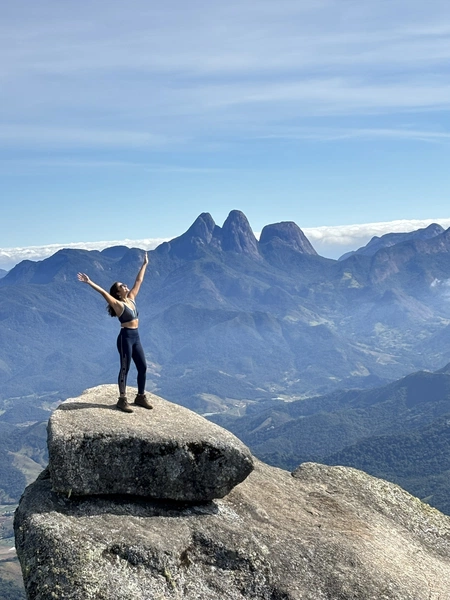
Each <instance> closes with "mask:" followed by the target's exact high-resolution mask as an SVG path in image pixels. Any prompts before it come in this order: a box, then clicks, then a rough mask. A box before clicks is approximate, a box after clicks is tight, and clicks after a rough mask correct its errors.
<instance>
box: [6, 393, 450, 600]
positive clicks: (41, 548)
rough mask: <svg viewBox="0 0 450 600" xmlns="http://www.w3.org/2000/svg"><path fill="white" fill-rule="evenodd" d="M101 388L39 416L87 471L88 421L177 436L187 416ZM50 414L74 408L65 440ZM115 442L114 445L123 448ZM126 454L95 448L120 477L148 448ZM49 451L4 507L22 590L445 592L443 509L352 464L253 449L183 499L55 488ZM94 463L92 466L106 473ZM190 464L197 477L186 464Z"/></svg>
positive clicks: (303, 598)
mask: <svg viewBox="0 0 450 600" xmlns="http://www.w3.org/2000/svg"><path fill="white" fill-rule="evenodd" d="M106 400H107V401H108V402H107V401H106ZM110 400H112V388H111V387H110V386H102V387H99V388H95V389H94V390H89V391H88V392H87V393H86V394H84V395H82V396H81V397H80V398H75V399H71V400H70V401H68V402H67V404H66V405H64V404H63V405H62V406H63V408H61V409H58V410H57V411H56V413H58V416H57V419H56V421H55V419H53V422H52V425H51V427H50V438H51V437H52V436H54V435H55V431H56V429H58V428H60V429H61V430H62V429H64V431H63V432H61V431H60V432H59V433H58V435H60V436H61V437H62V438H64V439H65V440H66V444H67V446H66V447H67V448H68V449H70V448H71V444H73V445H77V444H78V446H77V448H78V450H77V453H78V454H79V456H78V460H80V461H81V462H82V463H83V464H84V467H83V469H85V470H88V469H89V468H92V469H97V461H96V459H94V458H93V457H92V456H91V457H88V458H86V457H85V456H83V454H84V453H89V452H90V451H91V449H92V445H91V443H92V437H93V436H94V435H95V433H94V432H95V430H96V429H99V428H100V426H102V427H103V430H102V432H101V434H100V432H98V437H99V438H100V437H103V438H106V437H107V435H106V432H107V430H108V426H107V424H108V423H109V428H110V430H116V431H118V430H119V429H120V428H122V429H123V430H124V432H125V433H124V436H125V437H124V438H123V439H125V438H126V436H128V437H131V434H130V432H131V430H132V429H134V431H135V434H136V437H137V438H138V439H141V438H144V437H146V436H151V435H153V434H152V433H151V430H154V432H156V433H155V435H161V432H162V430H163V429H164V425H163V422H164V423H167V427H166V431H167V435H168V436H170V437H171V439H172V440H173V442H174V444H177V445H178V446H179V447H180V448H181V447H182V446H183V444H184V440H185V439H187V437H186V436H188V433H189V431H190V428H191V426H192V424H193V421H191V422H190V419H191V417H190V416H189V415H187V414H186V413H185V412H184V411H183V412H182V416H183V418H182V420H177V419H176V418H175V417H176V415H177V414H178V415H181V413H177V412H176V409H174V411H173V412H171V410H170V406H168V405H169V403H167V402H165V401H163V400H162V399H159V398H157V397H154V398H152V401H153V402H154V409H153V411H147V412H146V413H144V412H143V411H144V410H145V409H141V410H138V407H136V410H135V413H133V414H131V415H128V414H123V413H119V412H118V411H117V410H115V409H114V408H113V405H111V403H110V402H109V401H110ZM69 405H71V406H69ZM64 406H65V407H66V408H64ZM58 411H59V412H58ZM56 413H55V414H56ZM63 413H64V414H63ZM96 413H101V415H100V416H98V415H97V414H96ZM76 415H81V417H76ZM83 415H84V417H83ZM59 418H61V419H63V420H64V419H68V420H69V419H72V421H71V424H72V426H73V427H74V429H73V430H72V435H73V438H74V439H73V441H72V442H71V441H70V440H69V438H70V432H69V427H68V426H67V427H66V428H64V427H62V425H61V423H60V422H58V419H59ZM197 418H198V419H200V420H201V418H200V417H197ZM127 419H128V421H127ZM75 420H76V422H75ZM64 422H65V423H66V424H68V422H69V421H64ZM88 423H89V424H88ZM78 427H80V431H81V430H82V431H84V435H85V440H86V443H85V445H84V446H83V444H81V443H80V444H79V440H81V438H82V436H81V435H80V431H78ZM195 428H198V430H199V433H198V435H199V436H200V437H205V438H206V439H208V440H210V439H212V438H215V437H216V436H217V435H218V428H217V427H214V426H213V425H211V424H210V423H206V422H205V423H203V424H201V423H200V422H197V421H196V422H195ZM195 428H194V429H195ZM52 429H53V432H52ZM149 430H150V431H149ZM89 432H90V433H89ZM127 432H128V433H127ZM158 432H159V433H158ZM194 433H195V432H191V433H189V435H194ZM224 436H225V437H222V438H220V439H221V440H222V441H221V442H220V443H219V446H220V445H221V444H225V443H226V442H225V440H226V437H227V436H226V434H224ZM115 441H116V454H117V455H119V454H120V453H121V452H122V451H124V450H123V447H122V446H121V445H120V441H119V438H118V437H116V438H115ZM109 442H110V441H109V440H105V444H106V446H105V448H106V447H107V445H108V444H109ZM52 443H53V441H52V440H50V444H52ZM229 443H230V444H231V445H233V443H234V442H231V441H230V442H229ZM125 445H126V444H125ZM238 445H239V444H238ZM244 448H245V447H244ZM99 449H100V446H98V447H97V450H99ZM222 451H223V452H224V454H223V458H222V461H223V462H222V466H223V468H225V463H226V462H227V458H226V457H227V456H228V455H227V454H226V452H225V450H224V448H223V447H222ZM241 451H242V453H243V455H245V456H246V451H245V449H242V448H241ZM70 452H71V454H70V456H71V457H72V459H73V460H77V458H76V453H73V452H72V450H70ZM124 452H125V454H124V456H126V458H127V461H128V464H127V463H126V461H122V462H121V463H114V462H112V461H113V457H112V455H111V454H109V451H106V450H105V454H104V457H105V462H106V463H109V470H110V471H112V472H114V473H115V474H116V475H117V478H118V479H121V478H122V479H124V477H126V475H124V474H123V473H120V472H119V471H120V469H125V470H129V471H130V472H131V471H132V472H134V473H137V470H136V469H137V468H138V467H139V466H140V467H141V468H142V470H143V472H145V469H146V465H144V464H143V460H148V454H140V453H139V452H135V453H132V452H127V451H124ZM62 454H63V450H60V455H59V456H60V458H61V460H64V457H63V456H61V455H62ZM231 454H233V452H232V453H231ZM53 456H55V455H54V454H52V452H51V453H50V468H49V469H47V470H46V471H45V472H44V473H43V474H42V475H41V476H40V477H39V478H38V480H37V481H36V482H35V483H34V484H32V485H31V486H29V487H28V488H27V489H26V491H25V494H24V495H23V497H22V500H21V502H20V505H19V508H18V510H17V512H16V519H15V534H16V546H17V552H18V556H19V559H20V562H21V566H22V571H23V575H24V581H25V587H26V591H27V596H28V599H29V600H47V599H48V600H50V599H55V598H59V599H61V600H62V599H64V600H89V599H92V600H94V599H95V600H151V599H157V598H158V599H171V598H174V599H175V598H177V599H180V598H182V599H186V600H188V599H189V600H194V599H195V600H213V599H214V600H216V599H218V598H220V599H225V600H228V599H229V600H238V599H239V600H242V598H253V599H255V600H256V599H263V600H291V599H292V600H297V599H298V600H330V599H333V600H334V599H338V598H339V600H355V599H356V600H394V599H395V600H399V599H401V600H418V599H422V598H423V599H425V598H427V599H428V598H431V599H435V600H437V599H438V598H440V599H441V600H442V599H449V598H450V593H449V588H448V581H449V580H450V520H449V518H448V517H445V516H444V515H442V514H441V513H439V512H438V511H436V510H434V509H432V508H430V507H429V506H428V505H426V504H423V503H421V502H420V501H419V500H418V499H416V498H414V497H412V496H410V495H409V494H408V493H406V492H405V491H403V490H402V489H401V488H399V487H398V486H395V485H393V484H390V483H387V482H385V481H382V480H379V479H375V478H373V477H370V476H368V475H366V474H365V473H363V472H361V471H357V470H355V469H351V468H346V467H329V466H324V465H318V464H314V463H304V464H302V465H301V466H300V467H299V468H298V469H296V470H295V472H294V473H293V474H291V473H289V472H288V471H284V470H281V469H276V468H274V467H269V466H268V465H265V464H264V463H261V462H259V461H257V460H255V461H254V462H255V468H254V470H253V471H252V472H251V473H250V475H248V476H247V477H245V478H244V479H243V480H242V481H241V483H239V484H238V485H235V486H234V487H232V489H231V490H230V491H229V492H228V493H227V494H226V495H225V496H224V497H222V498H216V499H213V500H209V501H203V502H199V501H197V502H186V501H174V500H168V499H164V498H163V499H158V498H155V497H148V496H145V495H140V496H136V495H132V494H130V493H125V492H124V491H122V492H120V493H108V492H106V490H105V489H104V492H106V493H103V494H101V495H98V496H97V495H91V494H80V493H78V494H77V495H74V494H73V493H71V491H70V490H69V491H66V490H64V493H62V492H58V491H56V488H57V486H58V485H59V484H57V483H56V482H57V476H56V470H55V465H54V464H53ZM165 456H166V457H167V460H168V463H167V464H168V466H167V476H168V477H169V470H170V468H173V464H174V463H173V462H171V461H172V460H173V459H172V457H171V455H170V453H167V454H166V455H165ZM210 458H213V457H210ZM58 460H59V459H58ZM118 460H120V459H118ZM110 461H111V462H110ZM89 464H90V465H91V467H89V466H88V465H89ZM180 464H181V463H180ZM169 465H172V467H169ZM106 470H107V469H105V470H104V471H102V472H100V471H98V472H97V475H96V476H97V477H98V478H99V479H101V478H102V477H105V479H106V478H107V474H106ZM181 475H182V474H181ZM190 476H191V477H193V478H195V475H194V474H193V472H192V471H191V474H190ZM86 477H87V476H86ZM87 478H88V477H87ZM219 478H220V475H219ZM92 479H94V478H92ZM55 484H56V485H55ZM161 489H164V484H162V488H161Z"/></svg>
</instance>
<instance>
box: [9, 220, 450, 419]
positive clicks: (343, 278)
mask: <svg viewBox="0 0 450 600" xmlns="http://www.w3.org/2000/svg"><path fill="white" fill-rule="evenodd" d="M449 253H450V229H449V230H447V231H444V232H442V233H440V234H438V235H435V236H434V237H432V238H430V239H425V240H422V239H420V240H419V239H414V240H409V241H406V242H401V243H398V244H396V245H394V246H391V247H389V248H381V249H380V250H379V251H378V252H376V253H375V254H374V256H364V255H359V254H355V255H353V256H351V257H349V258H348V259H347V260H343V261H335V260H331V259H326V258H323V257H321V256H318V255H317V253H316V252H315V250H314V249H313V247H312V245H311V244H310V243H309V241H308V240H307V238H306V237H305V235H304V234H303V232H302V231H301V229H300V228H299V227H298V226H297V225H296V224H295V223H292V222H284V223H276V224H272V225H267V226H266V227H264V228H263V230H262V232H261V237H260V240H259V241H258V240H257V239H256V237H255V236H254V234H253V232H252V229H251V227H250V225H249V223H248V220H247V218H246V217H245V215H244V214H243V213H242V212H240V211H237V210H235V211H232V212H231V213H230V215H229V216H228V218H227V219H226V220H225V222H224V224H223V226H222V227H219V226H218V225H216V223H215V222H214V220H213V218H212V217H211V215H210V214H209V213H202V214H201V215H200V216H199V217H198V218H197V219H196V220H195V222H194V223H193V224H192V225H191V227H190V228H189V229H188V230H187V231H186V232H185V233H184V234H183V235H181V236H179V237H177V238H175V239H173V240H171V241H169V242H164V243H163V244H161V245H160V246H158V247H157V248H156V249H155V250H153V251H151V252H149V257H150V264H149V267H148V270H147V275H146V279H145V282H144V285H143V286H142V289H141V293H140V295H139V298H138V300H139V308H140V311H141V317H140V318H141V321H140V330H141V337H142V340H143V343H144V347H145V351H146V353H147V359H148V362H149V373H148V382H149V388H150V389H152V390H154V391H155V392H160V393H162V394H163V395H164V396H165V397H167V398H169V399H170V400H176V401H177V402H181V403H184V404H185V405H187V406H189V407H193V406H195V407H196V409H197V410H200V411H202V410H203V411H205V412H210V411H213V412H214V411H217V410H219V411H220V410H223V409H224V408H226V407H228V408H229V407H230V406H232V404H233V401H234V399H237V400H243V401H245V402H247V401H250V400H251V401H253V400H256V399H267V398H270V397H274V396H277V395H280V394H281V395H286V396H288V397H290V398H295V397H302V396H304V395H312V394H317V393H321V394H323V393H325V392H326V391H330V390H332V389H337V388H339V387H361V386H363V387H373V386H375V385H381V384H382V383H384V382H386V381H389V380H393V379H395V378H397V377H399V376H401V375H404V374H406V373H408V372H413V371H416V370H418V369H423V368H425V369H436V368H438V367H439V366H440V365H442V364H445V363H446V362H448V361H449V360H450V344H446V343H445V332H446V331H447V327H449V325H450V301H449V293H448V290H449V288H448V286H447V282H448V281H449V280H450V261H449V260H448V258H449ZM141 260H142V251H141V250H139V249H137V248H125V247H123V246H118V247H113V248H109V249H106V250H103V251H102V252H99V251H86V250H67V249H66V250H60V251H59V252H57V253H56V254H54V255H53V256H51V257H49V258H48V259H46V260H43V261H39V262H36V263H35V262H31V261H23V262H22V263H20V264H19V265H17V266H16V267H15V268H14V269H12V270H11V271H10V272H9V273H8V274H7V275H6V276H5V277H4V278H3V279H1V280H0V287H1V289H2V299H1V301H0V339H1V340H2V342H3V343H2V345H1V347H0V383H1V384H2V387H1V390H2V392H1V394H2V395H3V397H4V398H8V397H10V396H20V395H23V396H25V395H27V394H33V393H39V394H42V393H44V392H45V393H46V392H57V393H60V394H61V396H62V397H65V396H67V395H70V394H74V393H79V392H81V391H82V390H83V389H85V388H86V387H89V386H93V385H97V384H100V383H105V382H112V381H114V380H115V378H116V371H117V356H116V350H115V337H116V335H117V322H115V321H113V320H111V319H110V318H109V317H108V316H106V314H105V306H104V302H103V301H102V299H101V298H100V297H99V296H98V295H97V294H96V293H95V292H93V291H92V290H91V289H88V288H87V287H86V286H83V285H82V284H80V283H79V282H78V281H77V280H76V273H77V272H78V271H83V272H87V273H88V274H89V275H90V277H91V278H92V279H93V280H94V281H96V282H97V283H98V284H100V285H102V286H103V287H105V288H106V289H109V287H110V285H111V283H112V282H113V281H114V280H123V281H125V282H129V283H132V281H133V280H134V277H135V275H136V272H137V270H138V269H139V266H140V264H141ZM11 332H14V335H11ZM443 336H444V337H443ZM0 399H1V398H0Z"/></svg>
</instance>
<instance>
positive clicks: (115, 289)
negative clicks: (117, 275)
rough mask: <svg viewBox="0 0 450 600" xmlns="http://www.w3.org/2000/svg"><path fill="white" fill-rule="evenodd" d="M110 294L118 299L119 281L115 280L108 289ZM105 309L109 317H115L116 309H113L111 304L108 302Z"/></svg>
mask: <svg viewBox="0 0 450 600" xmlns="http://www.w3.org/2000/svg"><path fill="white" fill-rule="evenodd" d="M109 293H110V295H111V296H112V297H113V298H115V299H116V300H120V296H119V282H118V281H115V282H114V283H113V284H112V286H111V288H110V290H109ZM106 310H107V311H108V313H109V316H110V317H117V315H116V311H115V310H114V309H113V307H112V306H111V305H109V304H108V306H107V307H106Z"/></svg>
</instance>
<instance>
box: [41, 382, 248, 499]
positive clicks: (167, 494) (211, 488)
mask: <svg viewBox="0 0 450 600" xmlns="http://www.w3.org/2000/svg"><path fill="white" fill-rule="evenodd" d="M148 396H149V398H150V401H151V403H152V405H153V406H154V409H153V410H146V409H145V408H141V407H135V409H134V413H132V414H124V413H122V412H120V411H118V410H117V409H116V407H115V402H116V399H117V389H116V386H115V385H109V386H100V387H97V388H92V389H90V390H87V391H86V392H85V393H84V394H83V395H82V396H80V397H79V398H71V399H69V400H66V401H65V402H63V403H62V404H61V405H60V406H59V407H58V409H57V410H56V411H55V412H54V413H53V415H52V416H51V417H50V420H49V424H48V452H49V469H50V475H51V479H52V486H53V490H54V491H56V492H60V493H63V494H73V495H76V496H90V495H97V494H132V495H135V496H144V497H146V498H158V499H164V500H176V501H187V502H207V501H209V500H212V499H213V498H223V496H225V495H226V494H228V493H229V492H230V491H231V489H232V488H233V487H234V486H235V485H237V484H238V483H240V482H241V481H243V480H244V479H245V478H246V477H247V475H248V474H249V473H250V472H251V471H252V469H253V460H252V456H251V454H250V451H249V450H248V448H247V447H246V446H244V444H243V443H242V442H240V441H239V440H238V439H237V438H236V437H235V436H234V435H233V434H231V433H229V432H228V431H226V430H225V429H222V428H221V427H218V426H217V425H213V424H211V423H208V421H206V420H205V419H204V418H202V417H200V416H198V415H197V414H195V413H194V412H192V411H190V410H187V409H186V408H183V407H181V406H178V405H177V404H173V403H171V402H167V401H166V400H163V399H162V398H159V397H158V396H155V395H154V394H148Z"/></svg>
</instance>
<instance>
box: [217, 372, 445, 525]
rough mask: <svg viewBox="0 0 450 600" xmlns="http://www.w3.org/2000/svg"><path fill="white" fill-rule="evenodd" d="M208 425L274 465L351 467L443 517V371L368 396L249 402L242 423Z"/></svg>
mask: <svg viewBox="0 0 450 600" xmlns="http://www.w3.org/2000/svg"><path fill="white" fill-rule="evenodd" d="M210 419H212V420H213V421H214V422H216V423H218V424H219V425H222V426H223V427H226V428H227V429H229V430H230V431H232V432H233V433H234V434H235V435H237V436H238V437H239V438H240V439H241V440H243V441H244V442H245V443H246V444H247V445H248V446H249V448H250V449H251V450H252V452H253V454H254V455H255V456H257V457H258V458H260V459H261V460H263V461H264V462H267V463H269V464H271V465H273V466H277V467H281V468H284V469H288V470H292V469H294V468H295V467H296V466H297V465H299V464H301V463H303V462H309V461H312V462H320V463H323V464H328V465H345V466H351V467H356V468H358V469H361V470H363V471H366V472H367V473H369V474H371V475H374V476H376V477H381V478H383V479H387V480H389V481H392V482H394V483H398V484H399V485H401V486H402V487H403V488H405V489H406V490H408V491H409V492H410V493H412V494H414V495H415V496H418V497H419V498H422V499H424V500H426V501H427V502H428V503H430V504H431V505H433V506H435V507H436V508H439V509H440V510H441V511H443V512H446V513H447V514H450V500H449V498H450V478H449V474H450V364H449V365H447V366H446V367H444V368H443V369H440V370H438V371H436V372H434V373H432V372H425V371H419V372H416V373H412V374H410V375H408V376H406V377H404V378H401V379H399V380H397V381H394V382H392V383H390V384H388V385H385V386H381V387H377V388H374V389H369V390H361V389H359V390H358V389H352V390H341V391H337V392H332V393H330V394H327V395H324V396H317V397H313V398H308V399H305V400H297V401H293V402H282V401H279V400H278V401H277V400H269V401H265V402H264V401H263V402H254V403H252V404H251V405H249V406H247V409H246V413H245V414H244V415H243V416H236V415H230V414H225V413H223V414H217V415H212V416H210Z"/></svg>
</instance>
